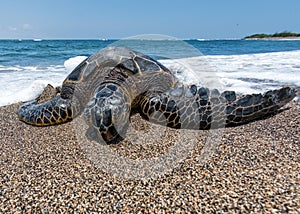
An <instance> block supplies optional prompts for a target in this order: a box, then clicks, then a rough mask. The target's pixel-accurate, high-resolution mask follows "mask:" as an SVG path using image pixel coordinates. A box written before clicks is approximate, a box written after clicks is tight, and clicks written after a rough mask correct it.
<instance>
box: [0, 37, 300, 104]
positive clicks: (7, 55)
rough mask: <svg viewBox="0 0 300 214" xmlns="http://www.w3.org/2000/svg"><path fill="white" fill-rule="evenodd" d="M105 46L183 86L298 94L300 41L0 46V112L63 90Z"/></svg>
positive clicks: (25, 43)
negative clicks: (144, 57)
mask: <svg viewBox="0 0 300 214" xmlns="http://www.w3.org/2000/svg"><path fill="white" fill-rule="evenodd" d="M109 45H115V46H124V47H129V48H132V49H135V50H138V51H141V52H143V53H145V54H148V55H150V56H152V57H153V58H155V59H157V60H159V61H160V62H161V63H163V64H164V65H165V66H166V67H168V68H169V69H170V70H171V71H172V72H173V73H174V75H175V76H176V77H177V78H178V80H179V81H182V82H184V83H185V84H192V83H193V84H196V85H199V86H206V87H210V88H212V87H213V88H218V89H220V90H225V89H226V90H235V91H236V92H238V93H242V94H246V93H259V92H265V91H267V90H270V89H274V88H278V87H281V86H284V85H290V86H293V87H296V88H300V41H246V40H196V39H195V40H185V41H180V40H170V39H167V40H147V39H128V40H0V85H1V88H0V106H3V105H8V104H11V103H15V102H18V101H28V100H31V99H34V98H36V97H37V96H38V94H39V93H41V91H42V90H43V88H44V87H45V86H46V85H47V84H52V85H54V86H59V85H61V84H62V81H63V80H64V79H65V78H66V76H67V75H68V74H69V73H70V72H71V71H72V69H73V68H75V67H76V65H78V64H79V63H80V62H81V61H82V60H84V59H85V58H86V57H87V56H89V55H91V54H93V53H95V52H96V51H99V50H100V49H102V48H105V47H107V46H109Z"/></svg>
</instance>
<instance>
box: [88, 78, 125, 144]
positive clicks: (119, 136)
mask: <svg viewBox="0 0 300 214" xmlns="http://www.w3.org/2000/svg"><path fill="white" fill-rule="evenodd" d="M130 111H131V107H130V102H129V96H127V93H126V92H125V91H124V90H123V89H122V88H121V87H118V86H117V85H115V84H104V85H102V86H100V87H99V88H98V89H97V91H96V93H95V94H94V96H93V97H92V98H91V100H90V101H89V102H88V104H87V106H86V108H85V110H84V116H85V118H86V120H87V123H88V125H89V126H90V129H89V130H88V133H87V135H88V138H89V139H91V140H95V141H98V142H99V141H103V140H104V141H105V143H107V144H116V143H119V142H120V141H122V140H123V139H124V137H125V134H126V131H127V128H128V125H129V117H130Z"/></svg>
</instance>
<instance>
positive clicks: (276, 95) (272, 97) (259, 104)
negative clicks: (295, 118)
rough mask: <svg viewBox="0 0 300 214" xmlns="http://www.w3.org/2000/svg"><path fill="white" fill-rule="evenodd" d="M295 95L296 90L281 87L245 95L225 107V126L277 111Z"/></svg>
mask: <svg viewBox="0 0 300 214" xmlns="http://www.w3.org/2000/svg"><path fill="white" fill-rule="evenodd" d="M295 96H296V90H295V89H292V88H290V87H283V88H280V89H276V90H270V91H267V92H266V93H264V94H251V95H245V96H243V97H241V98H239V99H237V100H235V101H233V102H231V103H228V105H227V107H226V117H227V120H226V126H235V125H239V124H243V123H247V122H250V121H253V120H256V119H260V118H263V117H264V116H267V115H271V114H274V113H277V111H278V110H279V109H280V108H281V107H282V106H284V105H285V104H287V103H288V102H289V101H291V100H292V99H293V98H294V97H295Z"/></svg>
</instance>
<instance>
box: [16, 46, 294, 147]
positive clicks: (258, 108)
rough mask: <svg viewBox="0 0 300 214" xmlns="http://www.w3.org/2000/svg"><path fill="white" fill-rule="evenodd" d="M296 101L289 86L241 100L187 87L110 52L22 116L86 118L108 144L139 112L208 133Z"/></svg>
mask: <svg viewBox="0 0 300 214" xmlns="http://www.w3.org/2000/svg"><path fill="white" fill-rule="evenodd" d="M295 96H296V92H295V89H292V88H290V87H283V88H281V89H278V90H271V91H268V92H266V93H264V94H251V95H244V96H241V97H239V98H237V96H236V94H235V92H234V91H224V92H222V93H220V92H219V91H218V90H216V89H214V90H209V89H207V88H204V87H197V86H196V85H189V86H185V85H183V84H181V83H179V82H178V81H177V80H176V78H175V77H174V76H173V75H172V73H171V72H170V71H169V70H168V69H167V68H166V67H165V66H163V65H162V64H161V63H159V62H157V61H156V60H154V59H152V58H151V57H149V56H146V55H144V54H142V53H139V52H136V51H133V50H130V49H126V48H121V47H107V48H105V49H102V50H100V51H99V52H97V53H95V54H94V55H92V56H90V57H89V58H87V59H86V60H84V61H83V62H82V63H81V64H79V65H78V66H77V67H76V68H75V69H74V70H73V71H72V72H71V73H70V74H69V76H68V77H67V78H66V79H65V81H64V82H63V85H62V88H61V93H60V95H57V96H56V97H55V98H53V99H52V100H49V101H47V102H44V103H41V104H39V103H38V102H37V101H36V100H35V101H31V102H28V103H25V104H23V105H22V106H20V108H19V110H18V115H19V118H20V120H22V121H24V122H26V123H29V124H32V125H35V126H48V125H54V124H60V123H64V122H68V121H70V120H72V119H73V118H74V117H76V116H77V115H79V114H81V113H83V114H84V115H85V118H86V120H87V123H88V125H89V126H90V128H91V129H92V130H94V131H95V132H94V133H97V135H98V136H99V137H102V138H103V139H104V141H105V142H106V143H108V144H110V143H118V142H119V141H121V140H122V139H123V137H124V136H125V132H126V128H127V127H128V123H129V118H130V116H131V115H132V114H133V113H136V112H138V113H140V115H141V116H142V117H143V118H145V119H147V120H150V121H151V122H154V123H158V124H162V125H166V126H168V127H172V128H177V129H210V128H219V127H224V126H232V125H239V124H243V123H247V122H250V121H253V120H256V119H259V118H262V117H264V116H265V115H268V114H272V113H276V112H277V110H278V109H279V108H281V107H282V106H283V105H285V104H286V103H288V102H289V101H290V100H292V99H293V98H294V97H295ZM122 136H123V137H122Z"/></svg>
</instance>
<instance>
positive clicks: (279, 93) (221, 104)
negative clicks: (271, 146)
mask: <svg viewBox="0 0 300 214" xmlns="http://www.w3.org/2000/svg"><path fill="white" fill-rule="evenodd" d="M295 96H296V91H295V90H294V89H292V88H290V87H283V88H281V89H278V90H271V91H268V92H266V93H265V94H251V95H245V96H242V97H240V98H236V94H235V92H233V91H224V92H223V93H220V92H219V91H218V90H209V89H207V88H203V87H201V88H197V87H196V86H195V85H190V86H182V85H178V86H175V87H174V88H173V89H170V90H169V91H167V92H166V93H163V94H157V95H156V94H155V93H153V94H151V93H149V94H146V95H145V96H144V97H143V99H142V101H141V105H140V109H139V112H140V114H141V116H142V117H144V118H145V119H147V120H150V121H152V122H154V123H158V124H161V125H166V126H168V127H172V128H178V129H180V128H183V129H211V128H221V127H225V126H233V125H240V124H244V123H247V122H250V121H253V120H257V119H260V118H263V117H264V116H266V115H269V114H273V113H276V112H277V110H278V109H280V108H281V107H282V106H284V105H285V104H286V103H288V102H289V101H291V100H292V99H293V98H294V97H295Z"/></svg>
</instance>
